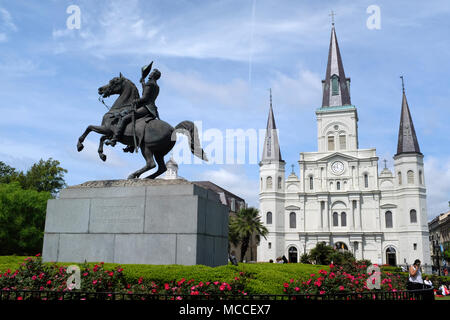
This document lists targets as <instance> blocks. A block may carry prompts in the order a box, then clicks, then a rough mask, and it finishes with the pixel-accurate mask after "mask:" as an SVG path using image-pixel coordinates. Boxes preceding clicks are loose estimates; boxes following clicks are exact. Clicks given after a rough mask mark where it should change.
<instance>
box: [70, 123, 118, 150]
mask: <svg viewBox="0 0 450 320" xmlns="http://www.w3.org/2000/svg"><path fill="white" fill-rule="evenodd" d="M91 131H95V132H97V133H99V134H102V135H106V136H109V135H110V134H111V130H110V129H108V128H106V127H104V126H92V125H90V126H88V127H87V128H86V130H85V131H84V133H83V134H82V135H81V136H80V137H79V138H78V144H77V150H78V152H80V151H81V150H83V148H84V145H83V142H84V139H86V137H87V135H88V134H89V133H90V132H91Z"/></svg>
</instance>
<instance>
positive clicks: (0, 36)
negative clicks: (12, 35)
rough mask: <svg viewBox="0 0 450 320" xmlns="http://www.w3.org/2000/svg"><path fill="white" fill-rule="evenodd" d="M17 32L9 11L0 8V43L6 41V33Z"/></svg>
mask: <svg viewBox="0 0 450 320" xmlns="http://www.w3.org/2000/svg"><path fill="white" fill-rule="evenodd" d="M17 30H18V29H17V26H16V25H15V24H14V22H13V18H12V16H11V14H10V13H9V11H8V10H6V9H4V8H1V7H0V43H1V42H7V41H8V32H10V31H12V32H16V31H17Z"/></svg>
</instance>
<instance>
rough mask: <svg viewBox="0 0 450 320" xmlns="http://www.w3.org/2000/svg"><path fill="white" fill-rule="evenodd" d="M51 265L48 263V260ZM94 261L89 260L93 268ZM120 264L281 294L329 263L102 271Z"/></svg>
mask: <svg viewBox="0 0 450 320" xmlns="http://www.w3.org/2000/svg"><path fill="white" fill-rule="evenodd" d="M25 258H26V257H21V256H0V272H3V273H4V272H6V270H8V269H10V270H11V271H12V272H14V271H15V270H16V269H18V268H19V267H20V265H21V264H22V263H23V262H24V260H25ZM48 264H51V263H48ZM71 264H75V265H80V266H81V264H80V263H68V262H66V263H57V265H58V266H69V265H71ZM95 264H96V263H89V265H90V266H92V267H94V265H95ZM118 266H121V267H122V268H123V276H124V278H125V279H126V281H127V282H128V283H137V282H138V280H139V278H142V280H144V281H145V282H151V281H154V282H157V283H164V282H171V281H179V280H181V279H182V278H185V279H186V280H190V279H194V280H195V281H203V282H207V281H211V282H213V281H220V282H227V283H231V282H232V281H233V280H234V278H235V277H237V276H239V273H240V272H243V273H244V274H245V275H246V277H247V279H248V281H247V282H246V292H248V293H249V294H283V283H286V282H289V280H290V279H294V280H301V281H307V280H308V279H309V278H310V275H311V274H313V273H314V274H317V273H318V271H319V270H320V269H324V270H327V271H329V270H330V269H329V266H321V265H311V264H300V263H290V264H277V263H240V264H239V265H238V266H233V265H231V264H230V265H226V266H220V267H215V268H212V267H207V266H203V265H196V266H182V265H141V264H113V263H105V264H104V268H105V269H106V270H113V269H115V268H117V267H118ZM382 271H383V272H391V273H393V274H399V275H402V276H403V277H407V273H405V272H396V270H390V268H389V267H382ZM426 276H429V277H430V280H431V281H432V282H433V284H434V286H435V287H438V286H440V285H441V284H442V283H444V284H448V283H449V277H444V276H441V277H439V276H436V275H426V274H424V275H423V278H425V277H426Z"/></svg>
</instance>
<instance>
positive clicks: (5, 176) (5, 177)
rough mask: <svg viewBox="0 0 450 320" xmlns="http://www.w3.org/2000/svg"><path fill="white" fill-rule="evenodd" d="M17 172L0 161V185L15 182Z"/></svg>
mask: <svg viewBox="0 0 450 320" xmlns="http://www.w3.org/2000/svg"><path fill="white" fill-rule="evenodd" d="M18 176H19V172H17V171H16V169H14V168H13V167H10V166H8V165H7V164H6V163H4V162H3V161H0V183H10V182H11V181H14V180H17V178H18Z"/></svg>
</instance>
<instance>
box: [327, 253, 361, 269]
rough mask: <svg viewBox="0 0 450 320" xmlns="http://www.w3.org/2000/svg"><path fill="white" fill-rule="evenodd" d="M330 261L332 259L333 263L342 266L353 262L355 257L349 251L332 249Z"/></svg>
mask: <svg viewBox="0 0 450 320" xmlns="http://www.w3.org/2000/svg"><path fill="white" fill-rule="evenodd" d="M330 258H331V261H333V263H334V264H336V265H340V266H344V265H351V264H353V263H354V262H355V261H356V259H355V257H354V256H353V253H351V252H350V251H336V250H335V251H334V252H333V253H332V254H331V257H330Z"/></svg>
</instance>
